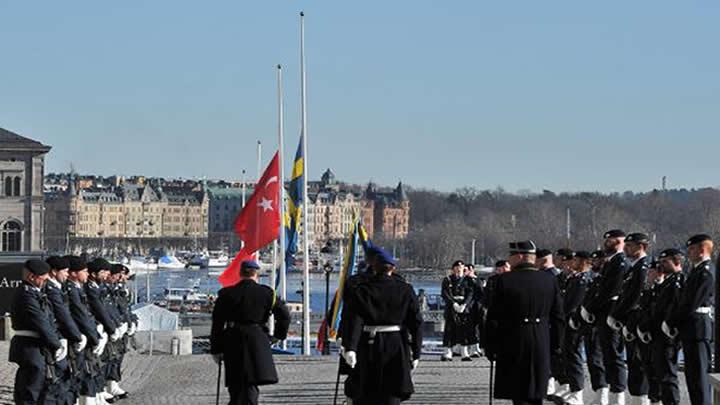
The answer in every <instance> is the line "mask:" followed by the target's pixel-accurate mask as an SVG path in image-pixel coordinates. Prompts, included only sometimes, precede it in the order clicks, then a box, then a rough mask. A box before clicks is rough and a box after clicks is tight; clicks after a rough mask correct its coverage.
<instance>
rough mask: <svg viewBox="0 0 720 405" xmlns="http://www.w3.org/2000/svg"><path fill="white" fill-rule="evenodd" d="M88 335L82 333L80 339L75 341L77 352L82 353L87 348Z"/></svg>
mask: <svg viewBox="0 0 720 405" xmlns="http://www.w3.org/2000/svg"><path fill="white" fill-rule="evenodd" d="M87 342H88V340H87V336H85V335H80V341H79V342H77V343H75V352H77V353H80V352H81V351H83V350H85V347H86V346H87Z"/></svg>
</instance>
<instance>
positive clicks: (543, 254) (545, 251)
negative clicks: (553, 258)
mask: <svg viewBox="0 0 720 405" xmlns="http://www.w3.org/2000/svg"><path fill="white" fill-rule="evenodd" d="M551 254H552V251H550V250H549V249H538V251H537V253H536V254H535V255H536V256H537V258H538V259H542V258H543V257H547V256H550V255H551Z"/></svg>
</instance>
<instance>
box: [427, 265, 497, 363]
mask: <svg viewBox="0 0 720 405" xmlns="http://www.w3.org/2000/svg"><path fill="white" fill-rule="evenodd" d="M465 279H466V280H467V282H468V284H469V285H470V287H471V288H472V301H471V302H472V304H471V306H470V309H469V310H468V312H469V313H470V319H471V322H472V328H471V332H470V334H471V339H470V341H469V342H468V343H469V346H468V351H469V353H470V357H474V358H478V357H480V356H482V349H481V347H480V336H482V333H483V332H482V325H483V322H482V305H483V286H482V280H480V278H478V276H477V274H475V266H473V265H472V264H468V265H467V266H465ZM421 309H422V305H421Z"/></svg>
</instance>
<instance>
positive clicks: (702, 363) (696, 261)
mask: <svg viewBox="0 0 720 405" xmlns="http://www.w3.org/2000/svg"><path fill="white" fill-rule="evenodd" d="M687 249H688V250H687V255H688V260H690V264H691V266H692V267H691V270H690V273H689V274H688V276H687V279H686V282H685V287H684V288H683V290H682V293H681V294H680V302H679V303H678V304H677V306H676V307H675V310H674V311H673V312H672V313H671V314H670V316H669V317H668V318H667V320H666V321H665V322H664V323H663V324H662V326H661V329H662V331H663V332H664V333H665V334H666V335H667V336H668V337H672V338H675V337H677V338H679V339H680V341H681V342H682V349H683V355H684V356H685V380H686V382H687V387H688V393H689V394H690V403H691V404H693V405H709V404H710V403H712V396H711V392H710V381H709V380H708V370H709V367H710V340H711V339H712V337H713V329H712V319H711V318H710V316H711V309H712V308H711V307H712V304H713V291H714V288H715V287H714V286H715V282H714V281H713V280H714V279H713V269H711V267H712V264H711V262H710V257H711V256H712V252H713V241H712V238H710V236H708V235H695V236H693V237H691V238H690V239H688V241H687Z"/></svg>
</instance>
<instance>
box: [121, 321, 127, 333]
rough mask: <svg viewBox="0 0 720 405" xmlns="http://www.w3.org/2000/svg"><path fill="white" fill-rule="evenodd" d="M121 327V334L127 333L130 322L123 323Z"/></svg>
mask: <svg viewBox="0 0 720 405" xmlns="http://www.w3.org/2000/svg"><path fill="white" fill-rule="evenodd" d="M119 329H120V336H123V335H125V334H126V333H127V331H128V324H127V322H123V323H121V324H120V327H119Z"/></svg>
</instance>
